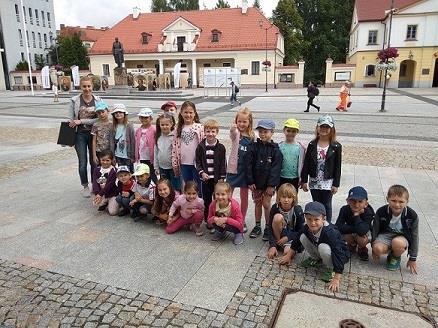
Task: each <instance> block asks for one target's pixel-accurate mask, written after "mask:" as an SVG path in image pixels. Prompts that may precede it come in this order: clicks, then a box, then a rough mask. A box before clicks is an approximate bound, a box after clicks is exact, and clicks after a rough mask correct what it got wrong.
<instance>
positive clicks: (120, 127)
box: [114, 124, 128, 158]
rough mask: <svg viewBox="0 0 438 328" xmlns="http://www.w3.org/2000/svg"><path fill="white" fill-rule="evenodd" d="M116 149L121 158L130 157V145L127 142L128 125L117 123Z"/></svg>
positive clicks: (115, 151)
mask: <svg viewBox="0 0 438 328" xmlns="http://www.w3.org/2000/svg"><path fill="white" fill-rule="evenodd" d="M115 139H116V147H115V148H116V149H115V150H114V154H115V155H116V156H117V157H120V158H128V145H127V142H126V126H125V125H124V124H117V128H116V134H115Z"/></svg>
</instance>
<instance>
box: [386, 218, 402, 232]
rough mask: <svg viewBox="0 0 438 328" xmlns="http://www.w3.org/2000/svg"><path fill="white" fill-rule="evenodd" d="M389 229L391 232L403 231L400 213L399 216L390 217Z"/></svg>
mask: <svg viewBox="0 0 438 328" xmlns="http://www.w3.org/2000/svg"><path fill="white" fill-rule="evenodd" d="M389 227H390V228H391V230H392V231H393V232H397V233H398V232H402V231H403V225H402V223H401V213H400V215H399V216H394V215H393V216H392V219H391V221H389Z"/></svg>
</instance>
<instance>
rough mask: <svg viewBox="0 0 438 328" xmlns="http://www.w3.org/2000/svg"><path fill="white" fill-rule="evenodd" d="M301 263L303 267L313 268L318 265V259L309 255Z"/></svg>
mask: <svg viewBox="0 0 438 328" xmlns="http://www.w3.org/2000/svg"><path fill="white" fill-rule="evenodd" d="M301 265H302V266H303V267H305V268H306V269H307V268H314V267H316V266H318V265H319V260H316V259H313V258H311V257H308V258H307V259H305V260H304V261H303V262H301Z"/></svg>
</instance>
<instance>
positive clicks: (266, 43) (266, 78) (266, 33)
mask: <svg viewBox="0 0 438 328" xmlns="http://www.w3.org/2000/svg"><path fill="white" fill-rule="evenodd" d="M259 26H260V28H261V29H264V30H265V92H268V30H269V29H270V28H272V27H273V26H274V25H273V24H271V25H269V26H268V27H263V26H264V24H263V21H262V20H260V21H259ZM274 79H275V77H274Z"/></svg>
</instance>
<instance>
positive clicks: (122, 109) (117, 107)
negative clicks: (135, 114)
mask: <svg viewBox="0 0 438 328" xmlns="http://www.w3.org/2000/svg"><path fill="white" fill-rule="evenodd" d="M115 113H125V114H126V115H128V114H129V113H128V111H127V110H126V106H125V105H124V104H114V105H113V111H112V112H111V114H115Z"/></svg>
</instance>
